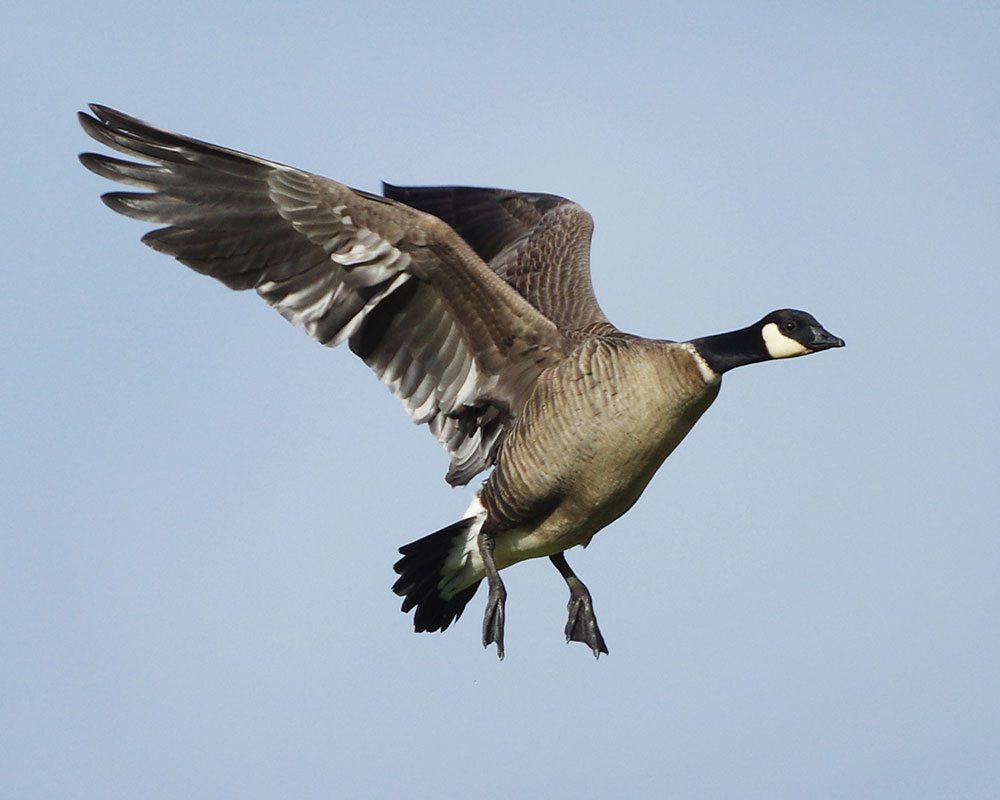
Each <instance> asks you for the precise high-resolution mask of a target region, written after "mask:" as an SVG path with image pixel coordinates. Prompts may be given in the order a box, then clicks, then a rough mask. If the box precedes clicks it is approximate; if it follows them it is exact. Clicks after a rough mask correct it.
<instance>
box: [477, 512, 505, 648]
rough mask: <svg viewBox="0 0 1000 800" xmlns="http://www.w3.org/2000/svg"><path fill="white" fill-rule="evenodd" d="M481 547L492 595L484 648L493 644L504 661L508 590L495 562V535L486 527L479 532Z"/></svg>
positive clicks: (487, 605) (480, 551) (490, 596)
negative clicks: (504, 629)
mask: <svg viewBox="0 0 1000 800" xmlns="http://www.w3.org/2000/svg"><path fill="white" fill-rule="evenodd" d="M476 544H477V545H478V547H479V554H480V555H481V556H482V558H483V565H484V566H485V567H486V578H487V580H488V582H489V587H490V594H489V597H488V598H487V600H486V613H485V614H484V615H483V647H489V646H490V645H491V644H494V643H495V644H496V646H497V658H499V659H501V660H502V659H503V622H504V604H505V603H506V601H507V589H506V587H505V586H504V585H503V581H502V580H500V571H499V570H498V569H497V565H496V562H495V561H494V560H493V550H494V549H495V547H496V541H495V540H494V538H493V534H491V533H490V532H489V531H487V530H486V526H485V525H484V526H483V529H482V530H480V531H479V536H478V537H477V539H476Z"/></svg>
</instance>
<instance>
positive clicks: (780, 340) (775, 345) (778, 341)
mask: <svg viewBox="0 0 1000 800" xmlns="http://www.w3.org/2000/svg"><path fill="white" fill-rule="evenodd" d="M760 335H761V336H763V337H764V346H765V347H766V348H767V354H768V355H769V356H771V358H795V356H804V355H805V354H806V353H808V352H810V351H809V348H808V347H806V346H805V345H804V344H802V343H801V342H797V341H795V340H794V339H791V338H789V337H788V336H785V334H783V333H782V332H781V331H780V330H779V329H778V325H777V323H775V322H769V323H767V325H765V326H764V327H763V329H762V330H761V332H760Z"/></svg>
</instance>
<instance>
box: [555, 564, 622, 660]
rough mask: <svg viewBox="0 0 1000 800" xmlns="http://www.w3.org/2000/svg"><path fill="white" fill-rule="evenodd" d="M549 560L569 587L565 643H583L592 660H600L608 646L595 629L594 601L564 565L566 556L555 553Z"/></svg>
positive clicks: (581, 583)
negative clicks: (591, 652)
mask: <svg viewBox="0 0 1000 800" xmlns="http://www.w3.org/2000/svg"><path fill="white" fill-rule="evenodd" d="M549 560H550V561H551V562H552V563H553V564H555V567H556V569H557V570H559V574H560V575H562V576H563V578H564V579H565V581H566V585H567V586H569V603H568V604H567V605H566V608H567V609H568V610H569V620H568V621H567V622H566V641H567V642H583V644H585V645H587V646H588V647H589V648H590V649H591V650H592V651H593V652H594V658H600V656H601V653H604V654H605V655H607V652H608V646H607V645H606V644H605V643H604V637H603V636H601V629H600V628H599V627H597V617H595V616H594V601H593V600H591V599H590V592H589V591H588V589H587V587H586V586H585V585H584V583H583V581H581V580H580V579H579V578H578V577H576V573H574V572H573V570H572V569H570V566H569V564H567V563H566V556H564V555H563V554H562V553H556V555H554V556H549Z"/></svg>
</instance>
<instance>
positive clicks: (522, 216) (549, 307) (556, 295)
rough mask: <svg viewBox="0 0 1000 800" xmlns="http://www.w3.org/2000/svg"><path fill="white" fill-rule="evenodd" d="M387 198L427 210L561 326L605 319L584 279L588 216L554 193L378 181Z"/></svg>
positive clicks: (589, 229)
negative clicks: (412, 185)
mask: <svg viewBox="0 0 1000 800" xmlns="http://www.w3.org/2000/svg"><path fill="white" fill-rule="evenodd" d="M382 191H383V194H385V196H386V197H390V198H392V199H394V200H399V201H400V202H403V203H406V204H407V205H409V206H413V207H414V208H417V209H420V210H421V211H426V212H427V213H428V214H433V215H434V216H436V217H438V218H439V219H442V220H444V221H445V222H447V223H448V224H449V225H450V226H451V227H452V228H454V229H455V231H456V232H457V233H458V235H459V236H461V237H462V238H463V239H465V241H466V242H468V243H469V245H470V246H471V247H472V249H473V250H475V251H476V253H478V254H479V256H480V258H482V259H483V260H484V261H486V262H488V263H489V265H490V267H491V268H492V269H493V271H494V272H496V273H497V275H499V276H500V277H501V278H503V279H504V280H505V281H506V282H507V283H508V284H510V285H511V286H513V287H514V288H515V289H516V290H517V291H518V292H519V293H520V294H521V296H522V297H524V298H525V299H526V300H527V301H528V302H529V303H531V305H533V306H534V307H535V308H537V309H538V310H539V311H540V312H541V313H542V314H544V315H545V316H546V317H548V318H549V319H550V320H552V321H553V322H554V323H555V324H556V326H557V327H558V328H559V329H560V330H563V331H571V330H580V329H583V328H587V327H590V326H591V325H595V324H605V325H608V324H610V323H608V320H607V317H605V316H604V312H603V311H601V308H600V306H599V305H598V304H597V299H596V298H595V297H594V287H593V284H592V283H591V280H590V237H591V235H592V234H593V232H594V220H593V219H592V218H591V216H590V214H588V213H587V212H586V211H585V210H584V209H583V208H581V207H580V206H578V205H577V204H576V203H573V202H571V201H569V200H567V199H565V198H564V197H557V196H556V195H554V194H528V193H525V192H513V191H508V190H506V189H478V188H474V187H470V186H422V187H405V186H392V185H390V184H387V183H383V184H382Z"/></svg>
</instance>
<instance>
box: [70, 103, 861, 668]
mask: <svg viewBox="0 0 1000 800" xmlns="http://www.w3.org/2000/svg"><path fill="white" fill-rule="evenodd" d="M90 109H91V111H92V112H93V116H91V115H90V114H87V113H80V115H79V119H80V123H81V124H82V126H83V128H84V130H85V131H86V132H87V133H88V134H89V135H90V136H91V137H93V138H94V139H96V140H97V141H98V142H100V143H101V144H103V145H106V146H107V147H110V148H112V149H114V150H117V151H119V152H122V153H124V154H126V155H127V156H130V157H133V158H138V159H141V161H138V162H137V161H130V160H122V159H118V158H112V157H110V156H107V155H98V154H94V153H84V154H82V155H81V156H80V160H81V161H82V163H83V165H84V166H85V167H87V168H88V169H90V170H91V171H93V172H95V173H97V174H98V175H101V176H103V177H105V178H110V179H111V180H115V181H118V182H120V183H124V184H127V185H129V186H133V187H137V188H138V189H140V190H144V191H140V192H111V193H108V194H105V195H104V196H103V198H102V199H103V200H104V202H105V203H106V204H107V205H108V206H109V207H110V208H112V209H113V210H115V211H117V212H119V213H121V214H124V215H126V216H129V217H135V218H137V219H141V220H145V221H148V222H154V223H158V224H161V225H165V226H166V227H160V228H157V229H156V230H153V231H151V232H149V233H147V234H146V235H145V236H144V237H143V238H142V241H143V242H144V243H145V244H147V245H149V246H150V247H152V248H153V249H154V250H159V251H160V252H163V253H167V254H169V255H172V256H174V257H175V258H176V259H177V260H178V261H180V262H181V263H183V264H186V265H187V266H189V267H191V268H192V269H194V270H196V271H198V272H200V273H202V274H205V275H209V276H211V277H213V278H215V279H216V280H218V281H221V282H222V283H224V284H225V285H226V286H228V287H229V288H231V289H254V290H255V291H256V292H257V294H259V295H260V296H261V297H262V298H263V299H264V300H265V301H266V302H267V303H268V304H270V305H271V306H273V307H274V308H275V309H276V310H277V311H278V312H279V313H280V314H281V315H282V316H284V317H285V318H286V319H288V320H289V321H290V322H292V323H293V324H295V325H302V326H303V327H304V328H305V330H306V333H308V334H309V335H310V336H311V337H312V338H314V339H316V340H317V341H319V342H321V343H323V344H325V345H328V346H331V347H333V346H336V345H338V344H340V343H341V342H344V341H346V342H347V343H348V346H349V347H350V349H351V350H352V351H353V352H354V353H355V354H356V355H358V356H359V357H360V358H361V359H362V360H364V362H365V363H366V364H367V365H368V366H369V367H371V369H372V370H373V371H374V372H375V374H376V375H377V376H378V378H379V380H381V381H382V382H383V383H384V384H386V386H388V387H389V389H390V390H391V391H392V393H393V394H394V395H395V396H396V397H398V398H399V399H400V400H401V401H402V403H403V406H404V407H405V408H406V411H407V412H408V413H409V415H410V417H411V418H412V419H413V421H414V422H415V423H418V424H426V425H427V426H428V427H429V428H430V430H431V432H432V433H433V434H434V435H435V436H436V437H437V439H438V441H440V442H441V444H442V445H443V446H444V448H445V450H447V451H448V454H449V456H450V457H451V463H450V467H449V469H448V472H447V475H446V480H447V481H448V483H450V484H452V485H464V484H467V483H468V482H469V481H470V480H472V478H473V477H475V476H476V475H478V474H479V473H481V472H483V471H484V470H486V469H488V468H489V467H493V471H492V473H491V474H490V475H489V477H488V478H487V479H486V481H485V482H484V483H483V484H482V486H481V488H480V489H479V490H478V491H477V492H476V493H475V495H474V497H473V499H472V504H471V505H470V507H469V509H468V510H467V511H466V513H465V515H464V516H463V518H462V519H461V520H459V521H458V522H455V523H454V524H452V525H449V526H447V527H445V528H443V529H441V530H439V531H437V532H435V533H431V534H429V535H428V536H425V537H423V538H422V539H418V540H417V541H415V542H411V543H410V544H407V545H404V546H403V547H401V548H400V553H401V554H402V558H401V559H400V560H399V561H398V562H397V563H396V564H395V571H396V573H397V574H398V575H399V579H398V580H397V581H396V582H395V584H394V585H393V587H392V588H393V591H394V592H395V593H396V594H398V595H400V596H401V597H403V603H402V610H403V611H404V612H409V611H413V623H414V628H415V630H416V631H418V632H421V631H437V630H441V631H443V630H445V629H446V628H447V627H448V626H449V625H450V624H451V623H452V622H453V621H455V620H456V619H458V617H459V616H460V615H461V614H462V611H463V609H464V608H465V606H466V604H467V603H468V602H469V600H470V599H471V598H472V596H473V595H474V594H475V593H476V589H477V588H478V587H479V584H480V583H481V582H482V580H483V578H486V580H487V582H488V585H489V597H488V600H487V604H486V611H485V614H484V618H483V645H484V646H486V647H488V646H489V645H490V644H491V643H495V644H496V651H497V655H498V656H499V657H500V658H503V655H504V603H505V600H506V590H505V588H504V584H503V581H502V580H501V578H500V575H499V571H500V570H502V569H504V568H506V567H509V566H511V565H512V564H515V563H517V562H519V561H522V560H524V559H528V558H539V557H541V556H548V558H549V559H550V560H551V561H552V563H553V564H554V565H555V567H556V569H557V570H558V571H559V573H560V574H561V575H562V576H563V578H564V579H565V581H566V583H567V585H568V587H569V594H570V600H569V604H568V610H569V619H568V621H567V623H566V629H565V633H566V638H567V640H568V641H576V642H582V643H584V644H586V645H587V646H589V647H590V649H591V650H592V651H593V653H594V655H595V656H599V655H600V654H601V653H607V652H608V649H607V646H606V645H605V642H604V637H603V636H602V635H601V631H600V628H599V627H598V624H597V619H596V617H595V615H594V608H593V602H592V600H591V597H590V592H589V591H588V590H587V587H586V586H585V585H584V584H583V582H582V581H581V580H580V579H579V578H578V577H577V576H576V575H575V574H574V572H573V570H572V569H570V567H569V565H568V564H567V563H566V558H565V556H564V552H565V551H566V550H568V549H569V548H571V547H574V546H575V545H584V546H586V545H587V544H588V543H589V542H590V540H591V538H592V537H593V536H594V534H595V533H597V532H598V531H599V530H601V529H602V528H604V527H605V526H606V525H608V524H609V523H611V522H612V521H614V520H615V519H617V518H618V517H619V516H621V515H622V514H624V513H625V512H626V511H627V510H628V509H629V508H630V507H631V506H632V504H633V503H635V501H636V500H637V499H638V497H639V495H640V494H641V493H642V491H643V489H645V487H646V484H647V483H648V482H649V480H650V479H651V478H652V476H653V473H655V472H656V470H657V469H658V468H659V466H660V464H661V463H663V461H664V459H665V458H666V457H667V456H668V455H670V453H671V451H673V449H674V448H675V447H676V446H677V445H678V443H679V442H680V441H681V440H682V439H683V438H684V437H685V436H686V435H687V433H688V431H689V430H691V427H692V426H693V425H694V424H695V422H697V420H698V418H699V417H700V416H701V415H702V414H703V413H704V412H705V410H706V409H707V408H708V407H709V405H711V403H712V401H713V400H715V397H716V395H718V393H719V386H720V383H721V378H722V375H723V373H725V372H727V371H729V370H731V369H733V368H734V367H739V366H743V365H744V364H754V363H757V362H760V361H767V360H769V359H777V358H791V357H794V356H802V355H806V354H808V353H815V352H818V351H820V350H826V349H828V348H832V347H842V346H843V345H844V342H843V340H841V339H839V338H837V337H836V336H833V335H832V334H830V333H828V332H827V331H826V330H825V329H824V328H823V326H821V325H820V324H819V323H818V322H817V321H816V319H815V318H814V317H812V316H811V315H809V314H807V313H805V312H803V311H795V310H791V309H784V310H780V311H773V312H771V313H770V314H768V315H767V316H765V317H763V318H762V319H761V320H759V321H758V322H756V323H754V324H753V325H750V326H749V327H746V328H741V329H739V330H735V331H731V332H729V333H721V334H716V335H714V336H705V337H703V338H700V339H692V340H690V341H687V342H673V341H661V340H651V339H644V338H640V337H638V336H633V335H631V334H628V333H624V332H622V331H620V330H618V328H616V327H615V326H614V325H612V324H611V323H610V322H609V321H608V319H607V318H606V317H605V316H604V313H603V312H602V311H601V308H600V306H599V305H598V304H597V300H596V299H595V298H594V292H593V287H592V285H591V281H590V265H589V255H590V238H591V233H592V231H593V220H592V219H591V217H590V215H589V214H588V213H587V212H586V211H584V210H583V209H582V208H581V207H580V206H578V205H577V204H575V203H573V202H570V201H569V200H566V199H564V198H562V197H557V196H555V195H550V194H529V193H524V192H513V191H502V190H497V189H478V188H469V187H451V186H448V187H426V188H403V187H398V186H391V185H388V184H385V185H384V186H383V194H384V196H378V195H375V194H369V193H368V192H364V191H360V190H357V189H351V188H349V187H347V186H345V185H343V184H340V183H337V182H336V181H332V180H329V179H327V178H322V177H320V176H318V175H313V174H310V173H308V172H304V171H302V170H299V169H295V168H293V167H288V166H285V165H283V164H279V163H277V162H274V161H267V160H265V159H262V158H258V157H256V156H252V155H247V154H245V153H240V152H237V151H235V150H228V149H225V148H222V147H218V146H216V145H212V144H208V143H206V142H201V141H198V140H196V139H191V138H188V137H186V136H181V135H178V134H175V133H171V132H169V131H166V130H162V129H160V128H157V127H154V126H153V125H150V124H148V123H146V122H143V121H141V120H138V119H136V118H134V117H130V116H128V115H126V114H123V113H121V112H118V111H114V110H113V109H110V108H107V107H105V106H100V105H91V106H90Z"/></svg>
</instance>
